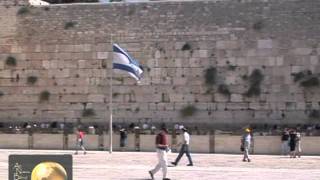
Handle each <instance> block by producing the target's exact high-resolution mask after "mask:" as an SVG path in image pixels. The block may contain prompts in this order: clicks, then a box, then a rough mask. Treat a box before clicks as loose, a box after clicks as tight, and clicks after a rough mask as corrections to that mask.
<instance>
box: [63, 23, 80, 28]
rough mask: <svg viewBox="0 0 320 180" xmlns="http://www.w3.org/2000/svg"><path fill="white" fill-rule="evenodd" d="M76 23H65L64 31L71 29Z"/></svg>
mask: <svg viewBox="0 0 320 180" xmlns="http://www.w3.org/2000/svg"><path fill="white" fill-rule="evenodd" d="M76 24H77V23H76V22H73V21H69V22H66V23H65V24H64V29H71V28H73V27H74V26H75V25H76Z"/></svg>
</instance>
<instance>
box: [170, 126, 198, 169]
mask: <svg viewBox="0 0 320 180" xmlns="http://www.w3.org/2000/svg"><path fill="white" fill-rule="evenodd" d="M181 130H182V131H183V144H182V146H181V148H180V152H179V155H178V157H177V158H176V160H175V161H174V162H172V163H171V164H172V165H174V166H176V165H178V163H179V161H180V159H181V157H182V156H183V154H184V153H186V155H187V157H188V160H189V164H188V165H187V166H193V162H192V158H191V155H190V149H189V144H190V134H189V133H188V130H187V128H185V127H183V128H182V129H181Z"/></svg>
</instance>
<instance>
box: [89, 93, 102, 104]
mask: <svg viewBox="0 0 320 180" xmlns="http://www.w3.org/2000/svg"><path fill="white" fill-rule="evenodd" d="M104 98H105V95H102V94H90V95H89V96H88V101H89V102H104Z"/></svg>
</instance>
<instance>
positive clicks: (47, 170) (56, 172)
mask: <svg viewBox="0 0 320 180" xmlns="http://www.w3.org/2000/svg"><path fill="white" fill-rule="evenodd" d="M67 178H68V176H67V172H66V170H65V169H64V168H63V166H61V165H60V164H59V163H56V162H42V163H40V164H38V165H37V166H36V167H35V168H34V169H33V170H32V173H31V180H44V179H45V180H67Z"/></svg>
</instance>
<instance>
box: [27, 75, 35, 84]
mask: <svg viewBox="0 0 320 180" xmlns="http://www.w3.org/2000/svg"><path fill="white" fill-rule="evenodd" d="M37 81H38V77H36V76H28V78H27V83H28V84H31V85H32V84H35V83H36V82H37Z"/></svg>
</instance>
